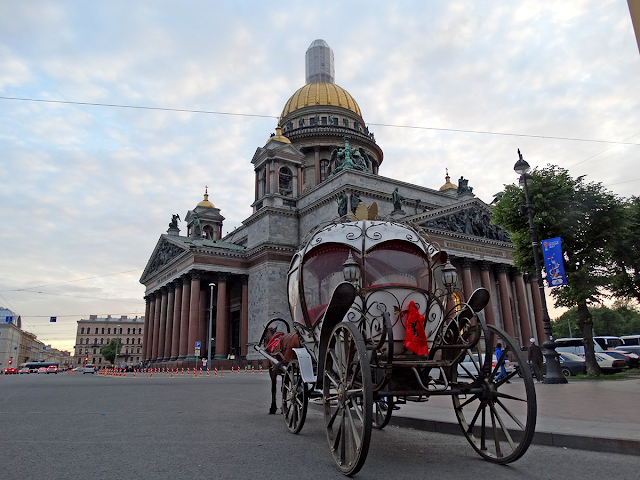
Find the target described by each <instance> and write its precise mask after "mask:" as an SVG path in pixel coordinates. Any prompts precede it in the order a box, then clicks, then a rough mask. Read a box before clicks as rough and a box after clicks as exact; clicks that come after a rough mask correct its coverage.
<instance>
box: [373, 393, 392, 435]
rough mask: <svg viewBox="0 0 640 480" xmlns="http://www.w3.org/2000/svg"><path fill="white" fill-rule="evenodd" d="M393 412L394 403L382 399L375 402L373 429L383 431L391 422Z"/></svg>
mask: <svg viewBox="0 0 640 480" xmlns="http://www.w3.org/2000/svg"><path fill="white" fill-rule="evenodd" d="M392 412H393V402H390V401H387V399H382V398H381V399H380V400H377V401H375V402H373V428H376V429H378V430H382V429H383V428H384V427H386V426H387V425H388V423H389V421H390V420H391V413H392Z"/></svg>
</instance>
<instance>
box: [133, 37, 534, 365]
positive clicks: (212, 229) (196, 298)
mask: <svg viewBox="0 0 640 480" xmlns="http://www.w3.org/2000/svg"><path fill="white" fill-rule="evenodd" d="M305 73H306V75H305V77H306V82H305V85H304V86H303V87H301V88H300V89H298V90H297V91H296V92H295V93H293V95H291V97H290V98H289V100H287V102H286V103H285V105H284V108H283V110H282V114H281V117H280V122H279V124H278V126H277V127H276V131H275V133H274V134H271V136H270V138H269V139H268V140H267V142H266V144H265V145H264V146H260V147H258V148H257V149H256V151H255V153H254V155H253V158H252V159H251V163H252V164H253V168H254V172H255V196H254V201H253V203H252V209H253V213H252V214H251V215H250V216H249V217H248V218H246V219H245V220H244V221H243V222H242V225H241V226H240V227H239V228H237V229H235V230H234V231H233V232H232V233H229V234H228V235H226V236H223V234H222V225H223V221H224V217H223V216H222V214H221V210H220V208H218V207H216V206H215V205H214V204H213V203H212V202H211V201H210V200H209V194H208V191H206V190H205V193H204V199H203V200H202V201H201V202H200V203H198V204H197V205H196V206H195V207H194V208H193V209H192V210H188V212H187V214H186V216H185V217H184V223H186V231H185V232H184V234H183V235H181V229H180V227H179V223H178V220H179V217H178V216H177V215H174V217H173V219H172V221H171V223H170V224H169V229H168V230H167V232H166V234H162V235H160V238H159V240H158V243H157V244H156V246H155V249H154V250H153V252H152V253H151V257H150V258H149V260H148V262H147V265H146V268H145V269H144V272H143V274H142V277H141V278H140V282H141V283H142V284H144V286H145V287H146V292H145V301H146V312H145V325H144V341H143V352H142V358H143V360H144V361H145V362H148V363H152V364H153V365H154V366H157V367H181V366H185V367H186V366H193V365H194V363H195V361H196V359H198V358H202V357H207V355H208V353H209V352H208V351H207V348H208V339H209V336H210V337H211V338H212V339H213V340H212V351H211V357H212V358H215V359H219V360H222V359H228V358H242V359H256V358H258V356H257V354H256V353H255V352H254V350H253V348H252V347H253V345H254V344H255V342H257V341H258V340H259V338H260V335H261V334H262V331H263V327H264V325H265V324H266V323H267V322H268V321H269V320H270V319H272V318H283V319H286V320H288V321H290V320H291V314H290V312H289V307H288V303H287V272H288V270H289V264H290V261H291V258H292V256H293V254H294V253H295V252H296V251H297V250H298V248H299V246H300V245H301V244H302V243H303V242H304V240H305V238H306V237H307V236H308V234H310V232H313V231H314V230H315V229H316V228H317V227H318V226H320V225H323V224H325V223H327V222H330V221H334V220H336V219H338V218H340V217H344V216H346V215H348V214H349V213H350V212H352V213H354V212H355V211H356V209H357V207H358V205H360V204H361V203H362V204H364V205H365V206H366V207H367V208H369V209H371V208H377V218H379V219H388V220H393V221H401V222H410V223H411V224H413V225H415V226H419V227H420V228H421V229H422V230H423V231H424V232H425V233H426V234H427V235H428V237H429V239H430V241H431V242H435V243H437V244H438V245H439V246H440V248H441V249H442V250H445V251H446V252H447V253H448V254H449V258H450V260H451V261H452V263H453V265H454V266H455V267H456V268H457V271H458V278H459V285H458V289H457V292H456V294H455V295H457V297H458V298H457V301H459V302H461V301H462V300H463V297H464V299H466V298H468V297H469V295H470V294H471V292H472V291H473V290H474V289H476V288H478V287H484V288H486V289H487V290H489V292H491V303H490V304H489V305H488V306H487V307H486V308H485V318H486V320H487V322H488V323H490V324H494V325H497V326H498V327H501V328H503V329H504V330H505V331H506V332H507V333H508V334H510V335H511V336H512V337H514V338H515V339H516V341H517V342H518V343H519V344H520V345H523V341H524V342H525V343H527V342H528V339H529V338H530V337H535V338H536V339H539V341H540V342H542V341H543V339H544V330H543V326H542V310H541V303H540V297H539V291H538V287H537V283H536V279H534V278H530V277H528V276H526V275H522V273H521V272H518V271H517V270H515V269H514V268H513V266H512V265H513V257H512V253H513V250H514V247H513V245H512V244H511V242H510V241H509V236H508V235H507V234H506V233H505V232H503V231H502V230H501V229H500V228H499V227H496V226H495V225H492V224H491V222H490V220H491V209H490V207H489V205H487V204H486V203H484V202H483V201H482V200H480V199H479V198H477V197H476V196H475V195H474V194H473V189H472V188H471V187H469V185H468V181H467V180H466V179H464V178H462V177H461V178H460V180H459V181H458V183H457V185H456V184H454V183H452V182H451V179H450V177H449V175H448V173H447V174H446V177H445V183H444V184H443V185H442V186H441V187H439V188H437V186H436V188H429V187H424V186H420V185H412V184H410V183H406V182H403V181H402V180H397V179H393V178H390V177H385V176H382V175H380V173H379V172H380V168H381V166H382V164H383V160H384V154H383V150H382V148H381V147H380V146H379V145H378V144H377V143H376V139H375V136H374V134H373V132H371V131H369V129H368V127H367V124H366V122H365V120H364V117H363V114H362V112H361V110H360V107H359V106H358V103H357V102H356V100H355V99H354V98H353V96H351V94H350V93H349V92H347V91H346V90H345V89H344V88H342V87H340V86H339V85H337V84H336V83H335V68H334V55H333V50H332V49H331V47H330V46H329V45H328V44H327V43H326V42H325V41H324V40H315V41H314V42H313V43H312V44H311V46H310V47H309V48H308V50H307V52H306V58H305ZM386 162H387V164H389V163H390V164H391V165H392V164H393V159H387V160H386ZM214 201H215V199H214ZM216 203H217V202H216ZM374 204H375V207H374ZM210 320H211V329H210V330H209V323H210Z"/></svg>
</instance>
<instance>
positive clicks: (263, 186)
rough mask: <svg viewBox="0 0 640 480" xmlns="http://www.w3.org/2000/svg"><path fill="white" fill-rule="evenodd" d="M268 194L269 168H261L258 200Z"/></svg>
mask: <svg viewBox="0 0 640 480" xmlns="http://www.w3.org/2000/svg"><path fill="white" fill-rule="evenodd" d="M266 193H267V167H265V168H261V169H260V171H259V172H258V198H260V197H263V196H264V195H265V194H266Z"/></svg>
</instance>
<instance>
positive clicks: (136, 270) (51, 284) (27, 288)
mask: <svg viewBox="0 0 640 480" xmlns="http://www.w3.org/2000/svg"><path fill="white" fill-rule="evenodd" d="M141 270H142V268H136V269H134V270H126V271H124V272H116V273H107V274H105V275H96V276H95V277H85V278H79V279H77V280H68V281H66V282H58V283H48V284H46V285H36V286H34V287H25V288H18V289H15V290H0V292H22V291H25V290H33V289H34V288H44V287H53V286H56V285H64V284H66V283H74V282H82V281H84V280H91V279H94V278H103V277H111V276H113V275H122V274H123V273H131V272H139V271H141Z"/></svg>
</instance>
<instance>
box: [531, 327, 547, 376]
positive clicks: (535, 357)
mask: <svg viewBox="0 0 640 480" xmlns="http://www.w3.org/2000/svg"><path fill="white" fill-rule="evenodd" d="M529 341H530V342H531V345H530V346H529V363H530V364H531V366H532V367H533V373H534V374H535V376H536V380H537V381H538V383H541V382H542V380H543V379H544V376H543V375H542V358H543V357H542V350H540V347H539V346H538V345H536V339H535V338H533V337H531V338H530V339H529Z"/></svg>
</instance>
